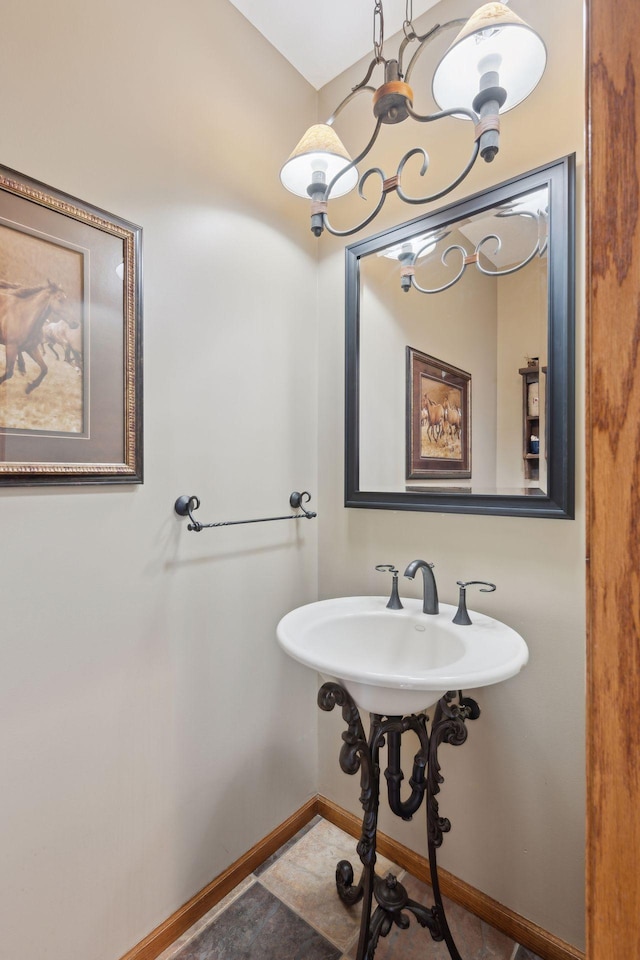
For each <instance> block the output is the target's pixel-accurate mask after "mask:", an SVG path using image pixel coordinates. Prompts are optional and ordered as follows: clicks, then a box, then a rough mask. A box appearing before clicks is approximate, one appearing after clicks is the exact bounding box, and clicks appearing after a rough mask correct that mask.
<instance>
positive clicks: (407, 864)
mask: <svg viewBox="0 0 640 960" xmlns="http://www.w3.org/2000/svg"><path fill="white" fill-rule="evenodd" d="M316 814H320V815H321V816H322V817H324V819H325V820H328V821H329V822H330V823H333V824H335V826H337V827H340V829H341V830H344V832H345V833H348V834H350V835H351V836H353V837H359V836H360V831H361V826H362V824H361V821H360V819H359V818H358V817H356V816H354V815H353V814H352V813H348V812H347V811H346V810H344V809H343V808H342V807H339V806H338V805H337V804H335V803H333V802H332V801H331V800H327V799H326V798H325V797H321V796H318V797H312V798H311V800H308V801H307V803H305V804H304V806H302V807H300V809H299V810H297V811H296V812H295V813H294V814H293V815H292V816H290V817H289V818H288V820H285V821H284V823H281V824H280V826H279V827H276V829H275V830H273V831H272V832H271V833H270V834H269V835H268V836H266V837H265V838H264V839H263V840H260V842H259V843H257V844H255V846H253V847H251V849H250V850H248V851H247V853H245V854H244V856H242V857H240V859H239V860H236V861H235V863H232V864H231V866H230V867H228V868H227V869H226V870H225V871H224V872H223V873H221V874H220V875H219V876H217V877H216V878H215V879H214V880H212V881H211V883H209V884H207V886H206V887H204V888H203V889H202V890H201V891H200V892H199V893H197V894H196V895H195V896H194V897H192V898H191V900H188V901H187V903H185V904H184V905H183V906H182V907H180V909H179V910H176V912H175V913H173V914H172V915H171V916H170V917H169V918H168V919H167V920H165V921H164V923H161V924H160V926H159V927H156V929H155V930H153V931H152V932H151V933H150V934H149V935H148V936H147V937H145V938H144V940H141V941H140V943H138V944H137V945H136V946H135V947H133V948H132V949H131V950H129V952H128V953H126V954H125V955H124V956H123V957H122V958H121V960H155V958H156V957H158V956H159V955H160V954H161V953H162V951H163V950H166V949H167V947H169V946H171V944H172V943H174V942H175V941H176V940H177V939H178V937H181V936H182V934H183V933H185V931H186V930H188V929H189V927H191V926H192V925H193V924H194V923H196V922H197V921H198V920H199V919H200V918H201V917H203V916H204V915H205V913H207V912H208V911H209V910H211V908H212V907H214V906H215V905H216V903H219V901H220V900H222V898H223V897H226V895H227V894H228V893H230V892H231V891H232V890H233V889H234V887H236V886H237V885H238V884H239V883H240V882H241V881H242V880H244V879H245V877H248V876H249V875H250V874H251V873H253V871H254V870H255V869H256V867H259V866H260V864H261V863H264V861H265V860H266V859H267V858H268V857H270V856H271V854H273V853H275V852H276V850H278V849H279V848H280V847H281V846H282V845H283V844H284V843H286V842H287V840H290V839H291V837H293V836H295V834H296V833H297V832H298V830H300V829H302V827H304V826H305V825H306V824H307V823H309V821H310V820H312V819H313V817H314V816H315V815H316ZM377 849H378V851H379V852H380V854H381V855H382V856H383V857H387V858H388V859H389V860H393V862H394V863H397V864H398V866H399V867H402V868H403V869H404V870H407V871H408V872H409V873H411V874H413V876H414V877H417V878H418V879H419V880H423V881H425V882H426V883H429V862H428V860H427V858H426V857H423V856H420V854H418V853H415V851H413V850H410V849H409V848H408V847H405V846H404V845H403V844H401V843H398V841H397V840H393V839H392V838H391V837H388V836H386V835H385V834H383V833H378V841H377ZM438 876H439V879H440V888H441V890H442V893H443V894H444V895H445V896H446V897H449V898H450V899H451V900H453V901H455V903H459V904H460V906H462V907H464V908H465V909H466V910H469V912H470V913H473V914H474V915H475V916H476V917H480V919H481V920H484V921H485V922H486V923H488V924H490V925H491V926H492V927H495V928H496V929H497V930H500V932H501V933H504V934H505V935H506V936H508V937H510V938H511V939H512V940H515V941H516V943H521V944H522V945H523V946H524V947H527V948H528V949H529V950H531V951H533V953H536V954H537V955H538V956H539V957H540V958H541V960H585V957H584V953H582V952H581V951H580V950H578V949H576V947H573V946H571V944H568V943H565V942H564V940H560V939H559V938H558V937H555V936H554V935H553V934H551V933H548V932H547V931H546V930H544V929H543V928H542V927H539V926H538V925H537V924H535V923H533V922H532V921H531V920H527V919H526V918H525V917H521V916H520V915H519V914H517V913H514V911H513V910H510V909H509V908H508V907H505V906H503V905H502V904H501V903H498V902H497V900H493V899H492V898H491V897H488V896H487V895H486V894H484V893H482V892H481V891H480V890H476V888H475V887H472V886H471V885H470V884H468V883H465V882H464V881H463V880H459V879H458V878H457V877H454V876H453V874H451V873H448V872H447V871H446V870H439V871H438Z"/></svg>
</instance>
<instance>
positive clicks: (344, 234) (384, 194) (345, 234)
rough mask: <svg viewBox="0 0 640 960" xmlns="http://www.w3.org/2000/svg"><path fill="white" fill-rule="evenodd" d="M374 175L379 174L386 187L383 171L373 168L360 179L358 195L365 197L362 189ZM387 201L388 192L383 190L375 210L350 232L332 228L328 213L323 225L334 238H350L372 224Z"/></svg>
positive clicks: (324, 216) (324, 217)
mask: <svg viewBox="0 0 640 960" xmlns="http://www.w3.org/2000/svg"><path fill="white" fill-rule="evenodd" d="M373 173H377V174H378V176H379V177H380V179H381V181H382V183H383V187H384V173H383V172H382V170H381V169H380V168H379V167H371V169H370V170H367V172H366V173H364V174H363V175H362V177H361V178H360V184H359V187H358V193H359V194H360V196H362V195H363V194H362V187H363V185H364V183H365V181H366V180H367V178H368V177H369V176H370V175H371V174H373ZM386 199H387V192H386V191H385V190H384V189H382V190H381V191H380V199H379V200H378V203H377V204H376V207H375V209H374V210H373V211H372V212H371V213H370V214H369V215H368V216H367V217H365V219H364V220H363V221H362V222H361V223H359V224H358V225H357V226H355V227H351V228H350V229H349V230H337V229H336V228H335V227H332V226H331V223H330V222H329V218H328V216H327V214H326V213H325V214H323V224H324V226H325V228H326V229H327V230H328V231H329V233H331V234H333V236H334V237H350V236H351V235H352V234H353V233H357V232H358V230H362V229H363V228H364V227H366V226H367V225H368V224H369V223H371V221H372V220H374V219H375V217H377V216H378V214H379V213H380V211H381V210H382V207H383V206H384V202H385V200H386Z"/></svg>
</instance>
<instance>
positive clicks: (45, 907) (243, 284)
mask: <svg viewBox="0 0 640 960" xmlns="http://www.w3.org/2000/svg"><path fill="white" fill-rule="evenodd" d="M2 36H3V43H2V57H0V82H1V88H2V91H3V95H2V98H1V99H0V126H1V128H2V154H1V160H2V162H3V163H4V164H6V165H7V166H10V167H13V168H15V169H17V170H20V171H22V172H24V173H25V174H27V175H29V176H31V177H35V178H37V179H40V180H42V181H44V182H45V183H49V184H51V185H53V186H55V187H57V188H58V189H61V190H64V191H66V192H67V193H70V194H72V195H74V196H77V197H80V198H82V199H84V200H86V201H88V202H91V203H93V204H95V205H97V206H100V207H102V208H104V209H106V210H109V211H112V212H113V213H116V214H118V215H120V216H123V217H125V218H127V219H129V220H132V221H134V222H136V223H140V224H142V225H143V227H144V270H145V278H144V286H145V375H146V376H145V409H146V415H145V441H146V482H145V484H144V486H142V487H137V488H133V487H130V488H114V487H108V486H107V487H104V488H102V489H96V488H94V489H78V488H70V487H67V488H62V487H60V488H55V489H48V490H37V489H30V490H26V489H21V490H7V489H5V490H2V491H1V492H0V527H1V529H2V536H3V544H4V549H3V550H2V551H1V553H0V569H1V571H2V602H3V609H4V624H3V630H2V640H1V649H2V666H1V669H0V704H1V707H0V710H1V712H2V721H1V722H0V743H1V747H0V755H1V762H0V767H1V769H2V789H1V790H0V811H1V814H0V831H1V833H2V837H1V839H0V848H1V849H2V856H1V860H2V867H1V871H0V873H1V877H0V883H1V885H2V895H1V896H0V914H1V918H0V929H1V930H2V935H1V936H2V950H1V952H2V954H3V956H7V957H9V956H12V957H16V958H26V957H45V956H46V957H48V958H51V960H89V958H91V960H115V958H117V957H119V956H121V955H122V954H123V953H124V952H125V951H127V950H128V949H129V948H131V947H132V946H133V945H134V944H135V943H136V942H137V941H139V940H140V939H141V938H142V937H143V936H145V935H146V934H147V933H149V932H150V930H152V929H153V928H154V927H155V926H156V925H157V924H159V923H161V922H162V921H163V920H164V919H166V917H168V916H169V915H170V914H171V913H172V912H173V911H174V910H175V909H177V908H178V907H179V906H180V905H181V904H182V903H184V902H185V901H186V900H187V899H188V898H189V897H191V896H192V895H193V894H194V893H196V892H197V891H198V890H199V889H201V888H202V887H203V886H204V885H205V884H206V883H208V882H209V881H210V880H211V879H212V878H213V877H214V876H216V874H218V873H219V872H221V871H222V870H223V869H225V868H226V867H227V866H228V865H229V863H231V862H232V861H233V860H235V859H236V858H237V857H239V856H240V855H242V854H243V853H244V852H245V851H246V850H247V849H248V848H249V847H250V846H251V845H252V844H253V843H255V842H256V841H258V840H259V839H260V838H262V837H264V836H265V835H266V834H267V833H269V831H271V830H272V829H273V828H274V827H275V826H276V825H277V824H279V823H281V822H282V821H283V820H285V819H286V818H287V817H288V816H289V815H290V814H291V813H292V812H293V811H294V810H296V809H298V808H299V807H300V806H301V805H302V804H303V803H304V802H305V801H306V800H307V798H308V797H310V796H312V795H313V794H314V793H315V792H316V790H317V774H316V709H315V686H316V684H315V678H314V676H313V674H312V673H311V672H310V671H303V670H301V669H298V668H297V666H296V665H294V664H293V662H292V661H290V660H289V659H288V658H287V657H285V656H284V655H283V654H281V653H280V650H279V648H278V647H277V645H276V642H275V625H276V623H277V621H278V619H279V617H280V616H281V615H282V614H283V613H285V612H286V611H287V610H289V609H290V608H291V607H294V606H297V605H298V604H299V603H301V602H304V601H306V600H310V599H313V598H314V596H315V594H316V532H317V524H316V523H315V522H314V523H311V522H307V521H304V524H302V523H300V524H294V523H281V524H265V525H263V526H250V527H235V528H229V529H227V530H219V531H207V532H203V533H202V534H200V535H197V534H194V533H188V532H187V530H186V523H185V522H184V521H181V520H178V519H177V518H176V517H175V516H174V514H173V503H174V501H175V499H176V497H177V496H178V495H180V494H185V493H186V494H191V493H196V494H198V495H199V496H200V497H201V499H202V508H201V511H200V512H201V514H202V519H203V520H205V521H206V520H216V519H220V520H225V519H241V518H243V517H252V516H261V515H263V516H265V515H269V514H271V513H273V512H276V513H280V512H283V513H286V512H287V509H288V498H289V494H290V492H291V491H292V490H294V489H308V490H309V491H311V493H312V494H313V495H314V501H313V502H314V505H316V504H317V481H316V457H317V441H316V426H315V424H316V356H315V350H314V349H313V344H314V339H315V306H314V297H315V275H316V263H315V259H316V246H315V243H313V242H312V241H311V239H307V230H306V227H305V224H304V223H302V222H301V221H300V220H299V218H298V216H297V214H298V210H297V204H296V203H295V200H293V199H292V200H291V201H289V199H288V196H287V195H286V194H284V192H283V191H282V190H281V188H280V187H279V183H278V170H279V166H280V163H281V162H282V156H283V155H284V154H285V153H286V150H287V144H289V143H290V142H291V143H293V142H295V140H296V139H297V137H298V136H299V134H298V130H299V129H300V128H301V127H303V126H304V125H305V124H306V123H307V118H308V117H309V116H310V115H313V114H314V112H315V106H316V94H315V91H313V90H312V89H311V87H309V86H308V85H307V84H306V83H305V82H304V81H303V80H302V79H301V78H300V77H299V76H298V75H297V74H296V73H295V71H294V70H293V69H292V68H291V67H290V66H289V65H288V64H287V63H285V61H284V60H283V59H282V58H281V57H280V56H279V55H277V54H276V53H275V52H274V50H273V49H272V48H271V47H270V46H269V44H267V43H266V41H264V40H263V39H262V37H260V36H259V35H258V34H257V33H256V32H255V31H254V30H253V29H252V28H250V27H249V25H248V24H247V22H246V21H245V20H244V19H243V18H242V17H241V16H240V15H239V14H238V13H237V11H236V10H235V9H234V8H233V7H231V6H230V5H229V4H228V3H226V2H225V0H206V2H205V0H189V2H187V3H180V4H175V3H169V2H167V0H136V2H135V3H130V2H125V0H111V2H109V3H86V2H81V0H56V2H55V3H47V2H44V0H20V2H17V0H7V2H5V3H3V7H2ZM0 269H1V268H0ZM284 275H286V278H287V282H286V283H284V282H283V276H284ZM301 318H304V332H302V331H301V324H300V321H301ZM301 339H303V340H304V342H306V343H307V344H311V349H310V350H306V351H305V350H301V349H300V346H299V344H300V340H301ZM2 362H3V360H2V359H1V358H0V367H1V365H2ZM293 714H295V716H296V723H295V727H294V728H292V726H291V722H290V718H291V716H292V715H293Z"/></svg>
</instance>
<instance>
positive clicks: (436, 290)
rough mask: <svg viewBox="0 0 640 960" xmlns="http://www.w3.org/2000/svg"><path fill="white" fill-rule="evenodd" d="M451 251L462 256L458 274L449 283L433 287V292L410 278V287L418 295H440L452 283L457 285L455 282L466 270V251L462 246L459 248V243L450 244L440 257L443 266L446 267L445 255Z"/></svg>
mask: <svg viewBox="0 0 640 960" xmlns="http://www.w3.org/2000/svg"><path fill="white" fill-rule="evenodd" d="M452 250H458V251H459V252H460V253H461V254H462V263H461V265H460V269H459V270H458V273H457V274H456V276H455V277H454V278H453V280H449V282H448V283H445V284H444V285H443V286H442V287H435V288H434V289H433V290H430V289H429V288H428V287H421V286H420V284H419V283H417V282H416V278H415V276H412V277H411V286H412V287H415V289H416V290H417V291H418V293H442V291H443V290H448V289H449V287H452V286H453V285H454V283H457V282H458V280H459V279H460V277H461V276H462V274H463V273H464V272H465V270H466V269H467V251H466V250H465V248H464V247H463V246H461V245H460V244H459V243H454V244H452V245H451V246H450V247H447V249H446V250H445V251H444V253H443V254H442V257H441V261H442V263H444V264H445V266H446V258H447V255H448V254H449V253H450V252H451V251H452Z"/></svg>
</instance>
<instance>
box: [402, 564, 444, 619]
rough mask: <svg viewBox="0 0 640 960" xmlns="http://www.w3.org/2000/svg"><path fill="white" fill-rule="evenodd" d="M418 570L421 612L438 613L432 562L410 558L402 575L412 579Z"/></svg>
mask: <svg viewBox="0 0 640 960" xmlns="http://www.w3.org/2000/svg"><path fill="white" fill-rule="evenodd" d="M418 570H422V588H423V594H422V612H423V613H430V614H436V613H439V612H440V607H439V605H438V588H437V587H436V578H435V577H434V575H433V564H432V563H427V561H426V560H412V561H411V563H410V564H409V566H408V567H407V569H406V570H405V572H404V575H405V577H408V578H409V579H410V580H413V578H414V577H415V575H416V573H417V572H418Z"/></svg>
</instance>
